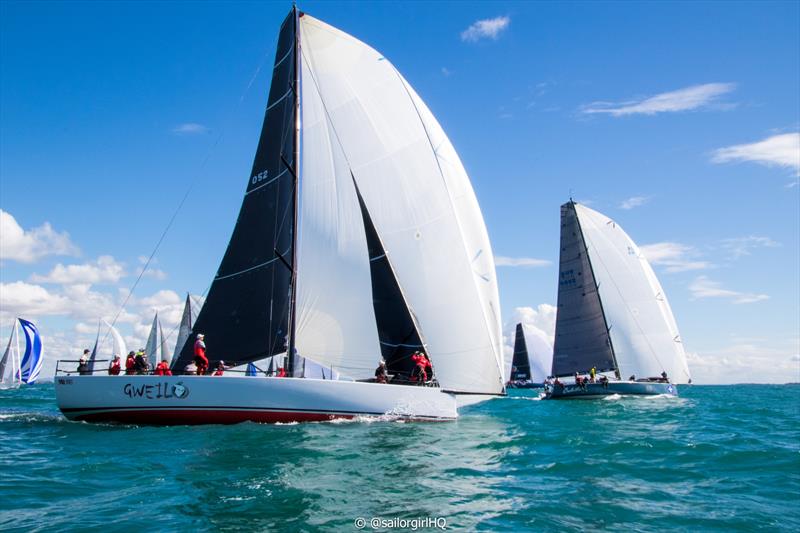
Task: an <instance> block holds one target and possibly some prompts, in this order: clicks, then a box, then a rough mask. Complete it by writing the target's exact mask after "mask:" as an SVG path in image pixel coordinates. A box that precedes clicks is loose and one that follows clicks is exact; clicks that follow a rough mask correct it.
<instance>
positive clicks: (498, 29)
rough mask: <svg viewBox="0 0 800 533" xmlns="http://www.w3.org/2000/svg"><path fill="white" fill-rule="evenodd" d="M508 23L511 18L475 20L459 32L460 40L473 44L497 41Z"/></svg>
mask: <svg viewBox="0 0 800 533" xmlns="http://www.w3.org/2000/svg"><path fill="white" fill-rule="evenodd" d="M510 23H511V18H510V17H507V16H503V17H495V18H492V19H482V20H476V21H475V22H473V23H472V25H470V27H469V28H467V29H466V30H464V31H462V32H461V40H462V41H467V42H473V43H474V42H476V41H479V40H481V39H494V40H497V39H498V38H499V37H500V34H501V33H502V32H503V31H504V30H505V29H506V28H507V27H508V25H509V24H510Z"/></svg>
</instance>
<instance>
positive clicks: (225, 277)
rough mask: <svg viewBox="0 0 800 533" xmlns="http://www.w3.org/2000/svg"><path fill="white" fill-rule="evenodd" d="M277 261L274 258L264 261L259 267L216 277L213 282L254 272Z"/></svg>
mask: <svg viewBox="0 0 800 533" xmlns="http://www.w3.org/2000/svg"><path fill="white" fill-rule="evenodd" d="M277 260H278V258H277V257H276V258H274V259H270V260H269V261H265V262H263V263H261V264H260V265H256V266H253V267H250V268H246V269H244V270H240V271H239V272H234V273H233V274H226V275H224V276H217V277H216V278H214V281H218V280H221V279H227V278H231V277H233V276H238V275H239V274H244V273H245V272H250V271H251V270H256V269H259V268H261V267H264V266H267V265H269V264H271V263H274V262H275V261H277Z"/></svg>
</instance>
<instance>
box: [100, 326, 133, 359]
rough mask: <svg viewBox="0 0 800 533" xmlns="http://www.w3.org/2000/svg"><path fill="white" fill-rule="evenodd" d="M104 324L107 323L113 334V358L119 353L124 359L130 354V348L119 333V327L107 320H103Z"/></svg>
mask: <svg viewBox="0 0 800 533" xmlns="http://www.w3.org/2000/svg"><path fill="white" fill-rule="evenodd" d="M103 324H105V325H106V327H107V328H108V331H109V333H110V334H111V359H113V358H114V356H115V355H118V356H119V357H120V359H121V360H123V361H124V360H125V357H126V356H127V355H128V348H127V347H126V345H125V340H124V339H123V338H122V335H120V334H119V331H117V328H115V327H114V326H112V325H111V324H109V323H108V322H107V321H106V320H103Z"/></svg>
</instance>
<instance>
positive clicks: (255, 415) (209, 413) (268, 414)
mask: <svg viewBox="0 0 800 533" xmlns="http://www.w3.org/2000/svg"><path fill="white" fill-rule="evenodd" d="M353 417H354V415H347V414H331V413H303V412H286V411H233V410H230V411H226V410H200V409H191V410H184V409H158V410H130V411H105V412H100V413H85V414H79V415H75V416H72V417H69V418H71V419H72V420H84V421H86V422H119V423H122V424H141V425H151V426H170V425H199V424H239V423H241V422H261V423H266V424H275V423H287V422H327V421H330V420H334V419H337V418H342V419H348V420H349V419H352V418H353Z"/></svg>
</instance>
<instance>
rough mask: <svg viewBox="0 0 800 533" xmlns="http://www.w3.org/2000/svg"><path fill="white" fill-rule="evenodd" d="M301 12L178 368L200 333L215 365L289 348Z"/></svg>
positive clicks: (282, 48)
mask: <svg viewBox="0 0 800 533" xmlns="http://www.w3.org/2000/svg"><path fill="white" fill-rule="evenodd" d="M296 35H297V11H296V9H292V11H291V12H290V13H289V15H288V16H287V17H286V19H285V20H284V21H283V24H282V25H281V30H280V34H279V36H278V45H277V50H276V53H275V64H274V67H273V71H272V83H271V86H270V91H269V98H268V100H267V109H266V113H265V116H264V122H263V126H262V128H261V137H260V139H259V141H258V148H257V149H256V155H255V159H254V161H253V168H252V171H251V173H250V177H249V179H248V182H247V189H246V191H245V194H244V200H242V207H241V209H240V211H239V217H238V219H237V221H236V226H235V227H234V229H233V235H232V236H231V239H230V242H229V243H228V249H227V250H226V251H225V255H224V256H223V258H222V262H221V264H220V266H219V269H218V270H217V275H216V276H215V278H214V281H213V282H212V284H211V288H210V289H209V292H208V297H207V298H206V302H205V305H204V306H203V309H202V311H201V312H200V314H199V316H198V317H197V320H196V322H195V324H194V327H193V329H192V336H191V338H190V341H189V342H187V343H186V344H185V345H184V347H183V349H182V350H181V352H180V357H179V359H178V361H176V362H175V363H174V367H175V368H178V369H181V368H183V367H184V366H185V365H187V364H188V363H189V362H190V361H191V360H192V358H193V344H194V342H193V341H194V338H195V335H196V334H197V333H204V334H205V342H206V346H207V349H208V352H207V353H208V355H209V359H210V360H211V362H212V365H213V362H214V361H217V360H220V359H225V360H226V361H231V362H236V363H238V364H244V363H247V362H250V361H255V360H257V359H262V358H265V357H269V356H272V355H276V354H278V353H283V352H285V351H286V350H287V343H288V342H289V337H290V335H291V332H290V329H289V328H290V322H291V319H290V314H291V312H292V311H291V307H292V301H293V294H294V288H293V282H294V271H295V269H294V263H295V260H294V258H295V245H294V244H295V243H294V241H295V233H296V230H295V228H296V223H297V222H296V190H297V189H296V185H297V184H296V161H297V159H298V157H297V154H298V152H297V150H298V141H297V130H296V127H297V126H296V118H297V87H296V81H297V40H296Z"/></svg>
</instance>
